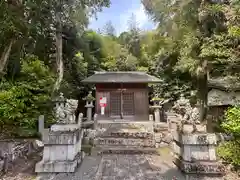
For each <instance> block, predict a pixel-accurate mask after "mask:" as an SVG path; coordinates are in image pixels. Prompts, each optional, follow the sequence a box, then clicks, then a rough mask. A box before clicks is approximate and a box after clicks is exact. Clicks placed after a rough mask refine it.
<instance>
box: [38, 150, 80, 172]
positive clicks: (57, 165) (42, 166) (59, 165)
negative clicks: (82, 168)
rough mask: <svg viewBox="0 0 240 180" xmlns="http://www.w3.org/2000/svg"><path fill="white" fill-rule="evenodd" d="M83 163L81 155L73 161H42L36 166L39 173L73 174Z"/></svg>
mask: <svg viewBox="0 0 240 180" xmlns="http://www.w3.org/2000/svg"><path fill="white" fill-rule="evenodd" d="M80 162H81V155H80V154H79V155H77V156H76V158H75V159H74V160H73V161H49V162H44V161H40V162H38V163H37V164H36V166H35V172H37V173H73V172H75V171H76V168H77V167H78V165H79V164H80Z"/></svg>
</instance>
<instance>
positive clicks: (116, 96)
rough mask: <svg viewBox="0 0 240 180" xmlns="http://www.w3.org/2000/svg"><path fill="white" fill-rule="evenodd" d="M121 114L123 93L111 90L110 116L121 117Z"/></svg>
mask: <svg viewBox="0 0 240 180" xmlns="http://www.w3.org/2000/svg"><path fill="white" fill-rule="evenodd" d="M120 115H121V93H120V92H117V91H112V92H110V116H112V117H114V116H117V117H120Z"/></svg>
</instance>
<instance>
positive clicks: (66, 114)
mask: <svg viewBox="0 0 240 180" xmlns="http://www.w3.org/2000/svg"><path fill="white" fill-rule="evenodd" d="M64 102H66V104H64ZM76 102H77V101H76V100H66V101H62V102H60V103H58V106H57V112H56V114H57V115H56V117H57V118H58V119H57V122H58V123H57V124H54V125H52V126H51V128H50V129H46V130H44V133H43V143H44V150H43V159H42V160H41V161H40V162H38V163H37V164H36V166H35V172H37V173H62V172H65V173H67V172H75V170H76V168H77V166H78V164H79V163H80V162H81V143H82V137H83V131H82V130H81V121H82V119H81V118H82V115H81V114H80V115H79V120H78V122H76V117H75V114H73V113H74V112H75V110H76V109H74V108H76V107H77V103H76ZM60 110H62V111H60Z"/></svg>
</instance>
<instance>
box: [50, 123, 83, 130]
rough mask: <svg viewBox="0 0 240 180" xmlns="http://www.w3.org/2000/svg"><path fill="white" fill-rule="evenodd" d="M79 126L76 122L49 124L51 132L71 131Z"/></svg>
mask: <svg viewBox="0 0 240 180" xmlns="http://www.w3.org/2000/svg"><path fill="white" fill-rule="evenodd" d="M79 128H80V126H79V125H78V124H54V125H52V126H51V129H50V130H51V131H52V132H73V131H77V130H78V129H79Z"/></svg>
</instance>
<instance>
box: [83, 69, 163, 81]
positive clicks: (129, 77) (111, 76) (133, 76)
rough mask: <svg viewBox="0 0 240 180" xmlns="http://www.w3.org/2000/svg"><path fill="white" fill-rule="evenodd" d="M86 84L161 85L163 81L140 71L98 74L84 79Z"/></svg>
mask: <svg viewBox="0 0 240 180" xmlns="http://www.w3.org/2000/svg"><path fill="white" fill-rule="evenodd" d="M82 82H84V83H160V82H162V80H161V79H159V78H156V77H154V76H151V75H149V74H147V73H145V72H138V71H116V72H96V73H95V74H94V75H92V76H90V77H88V78H86V79H84V80H83V81H82Z"/></svg>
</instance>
